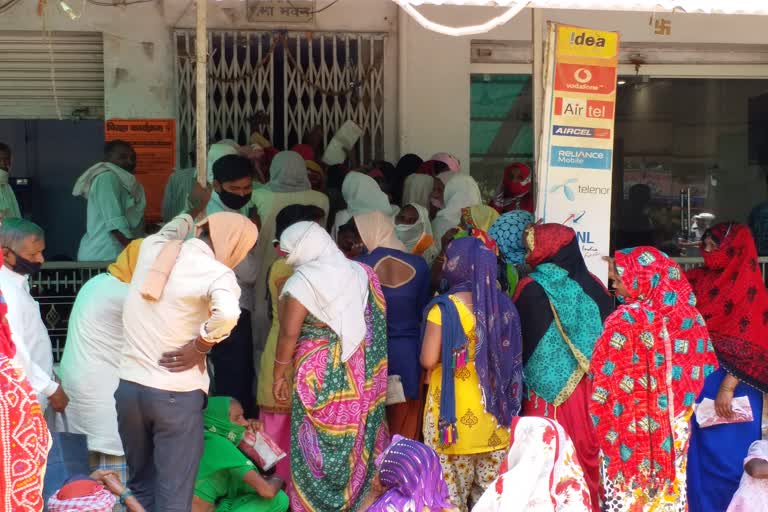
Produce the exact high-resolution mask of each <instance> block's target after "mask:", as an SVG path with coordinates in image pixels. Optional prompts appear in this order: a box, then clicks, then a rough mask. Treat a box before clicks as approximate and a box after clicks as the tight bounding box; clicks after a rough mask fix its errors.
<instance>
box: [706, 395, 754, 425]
mask: <svg viewBox="0 0 768 512" xmlns="http://www.w3.org/2000/svg"><path fill="white" fill-rule="evenodd" d="M731 408H732V409H733V416H731V417H730V418H723V417H721V416H718V415H717V411H716V410H715V401H714V400H711V399H709V398H705V399H704V400H702V401H701V403H700V404H699V405H697V406H696V421H697V422H698V423H699V427H700V428H707V427H714V426H715V425H727V424H729V423H748V422H750V421H753V420H754V416H753V415H752V406H751V405H750V404H749V398H748V397H746V396H737V397H734V399H733V402H731Z"/></svg>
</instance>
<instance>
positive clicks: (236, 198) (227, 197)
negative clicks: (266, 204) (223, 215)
mask: <svg viewBox="0 0 768 512" xmlns="http://www.w3.org/2000/svg"><path fill="white" fill-rule="evenodd" d="M219 197H220V198H221V202H222V203H224V206H226V207H227V208H232V209H233V210H239V209H240V208H242V207H243V206H245V205H246V204H248V201H250V200H251V196H250V194H247V195H244V196H241V195H238V194H233V193H232V192H227V191H226V190H224V189H221V192H219Z"/></svg>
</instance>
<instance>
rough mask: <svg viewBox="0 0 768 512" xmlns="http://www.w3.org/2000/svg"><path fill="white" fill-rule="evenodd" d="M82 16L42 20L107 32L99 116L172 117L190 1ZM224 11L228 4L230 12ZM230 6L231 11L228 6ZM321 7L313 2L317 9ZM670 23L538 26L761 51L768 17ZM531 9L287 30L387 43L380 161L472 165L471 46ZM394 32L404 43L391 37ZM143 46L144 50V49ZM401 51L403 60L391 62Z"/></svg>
mask: <svg viewBox="0 0 768 512" xmlns="http://www.w3.org/2000/svg"><path fill="white" fill-rule="evenodd" d="M69 4H70V5H71V6H72V7H73V8H75V10H78V11H79V9H80V8H81V6H82V5H85V6H86V7H85V11H84V13H83V14H82V16H81V17H80V18H79V19H78V20H71V19H70V18H69V17H68V16H67V15H65V14H64V13H63V12H62V11H61V10H60V9H58V8H55V5H56V3H55V2H49V8H48V14H47V18H46V20H45V23H46V26H47V28H48V29H49V30H75V31H101V32H103V33H104V68H105V84H104V87H105V116H106V117H107V118H111V117H127V118H131V117H145V118H146V117H173V116H174V114H175V112H176V104H175V102H176V97H175V90H174V70H175V63H174V62H173V58H174V52H173V47H172V36H171V33H172V29H173V28H174V27H182V28H186V27H193V26H194V16H195V11H194V2H193V1H190V0H165V1H162V0H160V1H158V2H157V3H154V2H150V3H143V4H135V5H131V6H128V7H99V6H96V5H93V4H90V3H85V4H83V3H81V2H79V1H70V2H69ZM209 4H210V7H209V27H210V28H219V29H224V28H226V29H246V28H248V29H254V30H259V29H262V30H263V29H266V30H268V29H273V28H276V27H273V26H265V25H264V24H256V23H247V22H246V21H245V15H244V12H242V11H243V9H244V8H243V7H240V8H239V9H235V10H234V11H231V13H232V16H230V14H228V12H227V11H225V10H224V9H223V8H222V5H225V6H226V5H227V3H226V2H225V3H222V4H221V5H219V4H217V3H215V2H209ZM230 5H231V4H230ZM234 5H237V3H235V4H234ZM323 5H325V2H324V1H318V6H323ZM422 12H423V13H425V14H426V15H427V16H428V17H429V18H430V19H432V20H434V21H437V22H440V23H444V24H446V25H453V26H460V25H468V24H474V23H478V22H482V21H485V20H487V19H489V18H491V17H493V16H496V15H497V14H499V13H500V12H501V10H500V9H496V8H491V7H456V6H426V7H423V8H422ZM663 16H664V17H665V18H667V19H671V20H672V34H671V35H670V36H657V35H655V34H654V33H653V29H652V27H651V26H650V25H649V14H648V13H632V12H594V11H553V10H549V11H545V15H544V19H545V20H552V21H560V22H566V23H571V24H575V25H583V26H588V27H594V28H604V29H608V30H618V31H620V32H621V36H622V40H623V41H627V42H667V43H698V42H701V43H706V42H709V43H731V44H768V31H767V30H765V24H766V23H767V22H768V19H766V17H759V16H709V15H688V14H668V13H667V14H663ZM531 20H532V15H531V12H530V11H529V10H526V11H524V12H522V13H520V14H519V15H518V16H517V17H516V18H515V19H513V20H512V21H511V22H510V23H508V24H507V25H505V26H503V27H500V28H498V29H496V30H494V31H493V32H491V33H489V34H484V35H479V36H473V37H463V38H454V37H448V36H442V35H439V34H435V33H433V32H429V31H427V30H425V29H423V28H421V27H420V26H419V25H418V24H417V23H416V22H415V21H413V20H412V19H411V18H410V17H408V16H407V15H405V14H403V13H402V12H400V11H399V9H398V8H397V6H396V4H395V3H394V2H392V1H391V0H340V1H339V2H338V3H337V4H336V5H334V6H333V7H331V8H330V9H328V10H326V11H323V12H321V13H319V14H317V15H316V20H315V22H314V23H313V24H311V25H295V26H291V27H290V28H291V29H294V30H304V29H306V30H317V31H360V32H364V31H371V32H386V33H388V34H389V35H390V39H389V41H388V44H387V56H386V59H385V71H386V72H385V80H386V84H385V91H386V105H385V111H386V112H385V126H386V133H387V135H386V138H385V148H386V154H387V157H388V158H390V159H396V157H397V155H398V154H403V153H406V152H416V153H419V154H420V155H422V156H429V154H431V153H433V152H437V151H450V152H453V153H455V154H456V155H457V156H458V157H459V158H460V159H461V161H462V162H467V161H468V159H469V85H470V84H469V75H470V45H471V41H472V39H486V40H521V41H529V40H530V38H531V32H532V26H531V25H532V21H531ZM398 27H399V28H400V29H401V34H399V38H398ZM42 28H43V19H42V18H41V17H39V16H38V15H37V2H36V1H33V0H25V1H24V2H21V3H20V4H19V5H17V6H15V7H14V8H13V9H11V10H10V11H8V12H6V13H4V14H2V15H0V30H42ZM143 43H149V44H143ZM398 50H399V52H400V54H401V55H402V59H400V60H399V61H398Z"/></svg>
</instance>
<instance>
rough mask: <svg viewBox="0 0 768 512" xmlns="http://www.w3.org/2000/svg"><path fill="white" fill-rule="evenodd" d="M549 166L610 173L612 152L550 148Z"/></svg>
mask: <svg viewBox="0 0 768 512" xmlns="http://www.w3.org/2000/svg"><path fill="white" fill-rule="evenodd" d="M549 164H550V165H551V166H553V167H570V168H576V169H598V170H601V171H610V170H611V167H612V166H613V151H611V150H610V149H591V148H578V147H570V146H552V148H551V150H550V155H549Z"/></svg>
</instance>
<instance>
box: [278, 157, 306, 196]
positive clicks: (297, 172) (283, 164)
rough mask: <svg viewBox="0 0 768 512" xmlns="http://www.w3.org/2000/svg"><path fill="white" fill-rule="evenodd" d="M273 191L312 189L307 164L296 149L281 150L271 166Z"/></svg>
mask: <svg viewBox="0 0 768 512" xmlns="http://www.w3.org/2000/svg"><path fill="white" fill-rule="evenodd" d="M267 188H268V189H269V190H271V191H272V192H304V191H305V190H310V189H311V188H312V185H311V184H310V183H309V175H308V174H307V164H306V162H305V161H304V158H302V156H301V155H300V154H298V153H296V152H295V151H281V152H280V153H278V154H277V155H275V158H273V159H272V164H271V165H270V166H269V183H267Z"/></svg>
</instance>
